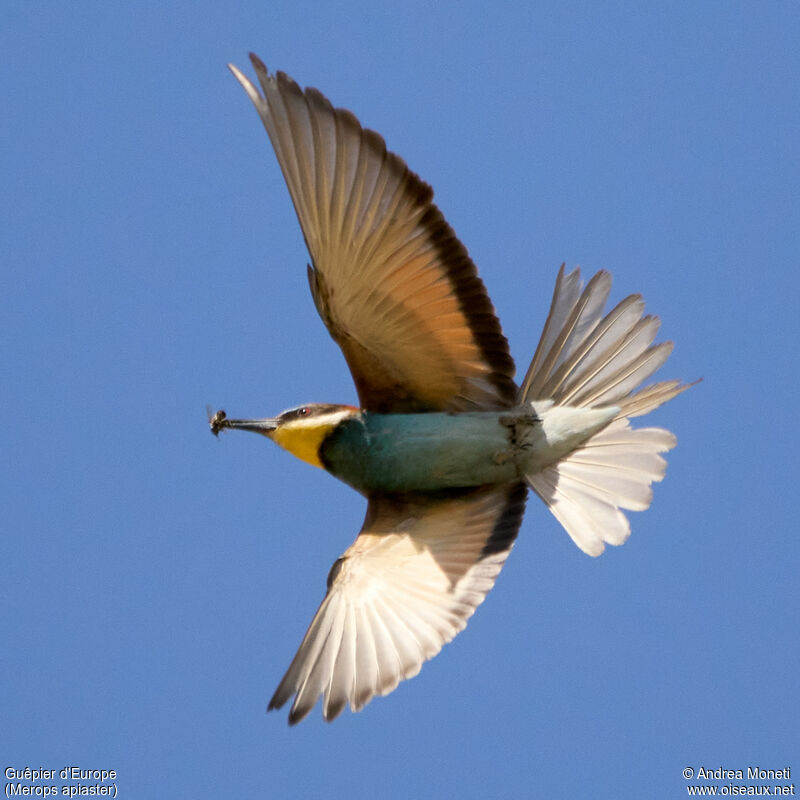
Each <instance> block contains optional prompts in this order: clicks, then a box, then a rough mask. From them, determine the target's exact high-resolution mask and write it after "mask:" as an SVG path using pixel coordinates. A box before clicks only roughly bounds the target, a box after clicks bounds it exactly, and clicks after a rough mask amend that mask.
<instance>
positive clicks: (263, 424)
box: [208, 411, 278, 438]
mask: <svg viewBox="0 0 800 800" xmlns="http://www.w3.org/2000/svg"><path fill="white" fill-rule="evenodd" d="M208 423H209V425H210V426H211V433H213V434H214V436H217V435H218V434H219V432H220V431H221V430H223V429H224V428H236V429H238V430H242V431H252V432H253V433H260V434H261V435H262V436H269V437H270V438H271V434H272V432H273V431H274V430H275V429H276V428H277V427H278V420H277V418H275V417H269V418H267V419H228V417H227V416H226V414H225V412H224V411H217V413H216V414H214V415H213V416H211V417H209V420H208Z"/></svg>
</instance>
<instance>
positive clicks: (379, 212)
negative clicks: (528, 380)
mask: <svg viewBox="0 0 800 800" xmlns="http://www.w3.org/2000/svg"><path fill="white" fill-rule="evenodd" d="M250 58H251V60H252V62H253V66H254V67H255V70H256V74H257V75H258V80H259V82H260V84H261V89H262V91H263V95H262V94H261V93H260V92H259V91H258V89H257V88H256V86H255V85H254V84H253V83H251V82H250V81H249V80H248V79H247V78H246V77H245V76H244V75H242V73H241V72H240V71H239V70H238V69H236V68H235V67H234V66H232V65H231V67H230V68H231V70H232V72H233V73H234V75H235V76H236V77H237V78H238V80H239V82H240V83H241V84H242V86H243V87H244V88H245V91H246V92H247V94H248V95H249V96H250V99H251V100H252V101H253V103H254V104H255V106H256V109H257V110H258V113H259V115H260V116H261V120H262V121H263V123H264V127H265V128H266V129H267V133H268V134H269V138H270V140H271V141H272V146H273V147H274V149H275V153H276V155H277V157H278V162H279V163H280V166H281V170H282V171H283V175H284V177H285V179H286V183H287V185H288V187H289V192H290V194H291V196H292V201H293V202H294V207H295V210H296V211H297V216H298V219H299V221H300V226H301V228H302V229H303V234H304V236H305V241H306V245H307V246H308V250H309V253H310V254H311V260H312V263H313V267H309V283H310V285H311V292H312V294H313V296H314V302H315V303H316V306H317V310H318V311H319V313H320V316H321V317H322V319H323V321H324V322H325V324H326V325H327V327H328V330H329V331H330V333H331V336H332V337H333V338H334V340H335V341H336V342H337V343H338V345H339V346H340V347H341V348H342V351H343V352H344V356H345V358H346V359H347V363H348V365H349V367H350V371H351V372H352V374H353V379H354V380H355V384H356V388H357V389H358V394H359V398H360V401H361V405H362V407H364V408H366V409H369V410H370V411H379V412H384V413H385V412H392V411H394V412H400V411H437V410H446V411H465V410H475V409H485V408H505V407H507V406H510V405H512V404H513V401H514V396H515V391H516V389H515V386H514V382H513V376H514V362H513V361H512V359H511V355H510V354H509V349H508V342H507V341H506V339H505V336H503V333H502V330H501V328H500V323H499V322H498V320H497V317H496V316H495V313H494V308H493V307H492V304H491V301H490V300H489V296H488V295H487V293H486V289H485V287H484V285H483V283H482V281H481V279H480V278H479V277H478V273H477V270H476V269H475V265H474V264H473V263H472V261H471V260H470V258H469V255H468V253H467V250H466V248H464V246H463V245H462V244H461V243H460V242H459V241H458V239H457V238H456V236H455V234H454V233H453V230H452V229H451V228H450V226H449V225H448V224H447V222H446V221H445V219H444V217H443V216H442V214H441V212H440V211H439V209H438V208H437V207H436V206H435V205H434V204H433V202H432V198H433V190H432V189H431V188H430V186H428V185H427V184H426V183H424V182H423V181H421V180H420V179H419V178H418V177H417V176H416V175H415V174H414V173H413V172H411V171H410V170H409V169H408V167H407V166H406V164H405V162H404V161H403V160H402V159H401V158H398V157H397V156H396V155H394V154H393V153H390V152H388V151H387V150H386V144H385V142H384V140H383V139H382V138H381V136H379V135H378V134H377V133H375V132H374V131H371V130H368V129H365V128H362V127H361V125H360V124H359V122H358V120H357V119H356V118H355V117H354V116H353V114H351V113H350V112H349V111H346V110H343V109H334V108H333V106H332V105H331V104H330V102H328V100H327V99H326V98H325V97H324V96H323V95H322V94H320V92H318V91H317V90H316V89H306V90H305V91H302V90H301V89H300V87H299V86H298V85H297V84H296V83H295V82H294V81H293V80H292V79H291V78H289V77H288V76H287V75H285V74H283V73H281V72H278V73H277V74H276V75H271V74H269V73H268V72H267V68H266V67H265V66H264V64H263V63H262V62H261V61H260V60H259V59H258V58H256V57H255V56H253V55H251V56H250Z"/></svg>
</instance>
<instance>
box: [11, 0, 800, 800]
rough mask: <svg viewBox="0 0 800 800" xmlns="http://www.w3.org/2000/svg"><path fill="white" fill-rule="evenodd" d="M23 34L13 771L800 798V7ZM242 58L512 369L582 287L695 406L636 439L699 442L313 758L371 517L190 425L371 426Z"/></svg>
mask: <svg viewBox="0 0 800 800" xmlns="http://www.w3.org/2000/svg"><path fill="white" fill-rule="evenodd" d="M3 23H4V24H3V26H2V28H0V63H1V64H2V72H3V80H2V81H0V107H2V109H3V113H2V120H0V137H1V138H2V148H0V173H1V174H2V181H0V184H2V185H1V188H0V216H1V217H2V226H0V248H1V250H0V252H2V270H3V289H4V303H3V312H2V314H0V331H2V350H1V351H0V359H1V360H2V376H3V379H2V397H3V399H4V405H5V418H6V423H5V425H4V426H3V431H2V434H0V436H2V451H3V459H2V470H3V477H2V482H0V493H1V494H2V508H3V526H2V527H3V529H4V532H3V534H2V542H3V561H4V564H3V579H2V583H1V584H0V598H1V599H2V611H1V612H0V633H1V634H2V643H3V644H2V648H0V650H1V651H2V652H0V690H1V691H0V720H2V723H1V724H0V757H1V758H2V761H3V768H4V769H5V767H7V766H12V767H16V768H23V767H25V766H31V767H45V768H50V769H53V768H55V769H61V768H62V767H64V766H67V765H75V766H79V767H82V768H87V769H88V768H91V769H95V768H96V769H114V770H116V771H117V775H118V777H117V783H118V787H119V796H120V797H129V798H134V797H135V798H151V797H153V798H160V797H196V798H203V797H227V796H231V797H233V796H235V797H289V796H308V797H320V796H326V797H330V798H340V797H346V798H362V797H363V798H372V797H375V796H380V797H382V798H401V797H402V798H407V797H416V798H428V797H442V796H451V797H455V796H458V797H461V798H479V797H480V798H484V797H487V796H494V797H519V796H542V797H565V798H567V797H569V798H575V797H614V798H628V797H630V798H641V797H653V798H678V797H682V796H686V787H687V785H690V784H692V783H693V781H688V782H687V780H686V779H684V777H683V775H682V771H683V769H684V768H685V767H687V766H692V767H694V768H697V767H699V766H706V767H709V768H717V767H720V766H722V767H725V768H730V769H746V768H747V766H749V765H758V766H760V767H763V768H771V769H780V768H783V767H785V766H790V767H794V768H795V769H796V770H798V772H800V758H798V755H799V754H800V750H799V748H798V742H800V730H799V728H800V725H799V723H798V714H797V707H798V694H799V693H798V677H797V676H798V674H800V646H799V645H798V641H800V626H799V625H798V611H799V610H800V589H798V585H799V582H798V574H800V569H799V567H800V564H799V563H798V562H799V561H800V544H799V543H798V531H799V530H800V528H799V527H798V522H797V513H796V508H795V506H796V502H795V498H796V495H797V486H798V477H800V476H798V455H797V448H798V433H799V432H800V425H798V417H797V397H798V379H797V377H796V374H797V363H796V361H797V357H796V352H795V350H796V341H797V339H798V335H800V330H799V329H800V323H799V322H798V320H800V314H799V313H798V310H797V306H798V297H800V279H798V274H799V273H798V263H799V262H800V237H799V236H798V230H799V229H800V225H799V224H798V223H800V214H798V206H799V198H800V146H799V145H798V143H799V142H800V89H799V88H798V87H799V86H800V82H798V74H800V51H799V50H798V47H797V42H798V40H800V5H798V4H797V3H796V2H768V3H742V2H732V1H727V2H699V3H698V2H679V3H670V4H655V3H651V4H647V3H645V4H642V3H632V2H631V3H591V2H583V3H580V2H567V3H559V4H555V3H507V4H499V5H497V6H496V7H492V8H490V6H489V5H487V4H485V3H460V4H457V5H456V4H433V3H427V2H417V1H416V0H412V2H409V3H404V4H402V5H401V4H380V3H379V4H377V5H376V4H374V3H359V2H340V3H329V4H315V3H303V2H293V3H277V4H272V3H255V2H238V3H234V4H230V5H227V4H218V3H163V4H156V3H143V4H110V3H99V2H98V3H88V2H85V3H75V4H65V3H52V2H51V3H47V2H44V3H29V2H10V3H6V4H4V10H3ZM250 50H253V51H255V52H257V53H258V54H259V55H260V56H261V57H262V58H263V59H264V61H265V62H266V63H267V64H268V66H269V67H270V68H272V69H283V70H285V71H287V72H289V73H290V74H291V75H293V76H294V77H295V78H296V79H297V80H298V81H299V82H300V83H301V84H303V85H314V86H317V87H318V88H320V89H321V90H322V91H323V92H324V93H325V94H326V95H327V96H328V97H329V98H330V99H331V100H332V101H333V102H334V104H336V105H340V106H345V107H348V108H350V109H351V110H353V111H354V112H355V113H356V114H357V115H358V117H359V118H360V119H361V120H362V122H363V123H364V124H366V125H368V126H370V127H373V128H375V129H376V130H378V131H380V132H381V133H382V134H383V135H384V136H385V138H386V140H387V142H388V144H389V147H390V148H391V149H393V150H394V151H395V152H397V153H399V154H400V155H402V156H403V157H404V158H405V159H406V160H407V162H408V163H409V165H410V166H411V167H412V169H414V170H415V171H417V172H418V173H419V174H420V175H421V176H422V177H423V178H424V179H426V180H427V181H429V182H430V183H431V184H432V185H433V186H434V189H435V190H436V197H437V202H438V204H439V206H440V207H441V209H442V210H443V212H444V214H445V216H446V217H447V218H448V220H449V222H450V223H451V224H452V225H453V227H454V228H455V230H456V232H457V233H458V234H459V236H460V238H461V239H462V240H463V242H464V243H465V244H466V245H467V247H468V248H469V250H470V253H471V255H472V256H473V258H474V260H475V261H476V263H477V264H478V266H479V269H480V271H481V275H482V277H483V279H484V281H485V283H486V285H487V287H488V289H489V292H490V294H491V296H492V299H493V301H494V303H495V306H496V308H497V311H498V314H499V316H500V319H501V321H502V323H503V326H504V330H505V332H506V334H507V335H508V337H509V340H510V342H511V348H512V352H513V354H514V356H515V358H516V359H517V366H518V370H519V371H524V369H525V367H526V366H527V362H528V359H529V358H530V356H531V355H532V353H533V350H534V347H535V344H536V341H537V339H538V335H539V332H540V330H541V325H542V323H543V321H544V317H545V315H546V312H547V307H548V303H549V298H550V293H551V291H552V285H553V281H554V279H555V275H556V272H557V269H558V266H559V265H560V264H561V262H562V261H566V263H567V264H568V265H570V266H572V265H575V264H580V265H581V266H582V267H583V268H584V269H585V270H586V271H587V272H588V273H592V272H594V271H595V270H597V269H600V268H607V269H609V270H611V271H612V273H613V274H614V281H615V283H614V288H613V290H612V299H614V298H616V299H620V298H621V297H623V296H624V295H626V294H629V293H631V292H641V293H642V294H643V295H644V297H645V299H646V301H647V303H648V311H651V312H653V313H657V314H659V315H660V316H661V318H662V321H663V325H662V333H661V337H662V338H668V339H673V340H674V341H675V342H676V348H675V352H674V354H673V356H672V357H671V359H670V361H669V362H668V363H667V366H666V367H665V368H664V370H662V373H660V374H661V375H662V376H663V377H665V378H666V377H682V378H684V379H687V380H692V379H695V378H699V377H703V378H704V381H703V382H702V383H701V384H700V385H698V386H697V387H695V388H694V389H692V390H691V391H690V392H688V393H686V394H684V395H683V396H681V397H680V398H678V399H677V400H675V401H674V402H672V403H670V404H669V405H667V406H665V407H664V408H662V409H660V410H659V411H658V412H657V413H656V414H654V415H653V416H652V417H651V418H650V419H651V420H652V422H653V423H654V424H659V425H663V426H665V427H669V428H670V429H671V430H673V431H674V432H675V433H676V434H677V436H678V439H679V445H678V447H677V449H676V450H675V451H673V452H672V453H671V454H670V457H669V469H668V472H667V477H666V479H665V481H664V482H663V483H662V484H660V485H658V486H656V491H655V500H654V503H653V506H652V507H651V509H650V510H649V511H648V512H646V513H644V514H634V515H632V523H633V535H632V536H631V539H630V540H629V541H628V543H627V544H626V545H625V546H624V547H621V548H609V549H608V550H607V552H606V553H605V554H604V555H603V556H602V557H601V558H599V559H591V558H589V557H587V556H585V555H583V554H582V553H581V552H579V551H578V549H577V548H576V547H575V546H574V545H573V544H572V542H571V541H570V540H569V538H568V536H567V535H566V534H565V533H564V532H563V531H562V530H561V529H560V528H559V526H558V524H557V523H556V521H555V520H554V519H553V518H552V517H551V515H550V514H549V513H548V512H547V510H546V509H545V508H544V507H543V506H542V505H541V504H540V503H539V502H538V500H537V499H536V498H535V497H531V499H530V501H529V506H528V512H527V516H526V519H525V521H524V523H523V527H522V530H521V533H520V536H519V539H518V543H517V546H516V548H515V550H514V552H513V554H512V556H511V557H510V558H509V561H508V563H507V565H506V568H505V569H504V571H503V573H502V575H501V577H500V579H499V580H498V583H497V586H496V587H495V589H494V590H493V592H492V593H491V594H490V595H489V597H488V599H487V601H486V603H485V604H484V605H483V606H482V607H481V608H480V609H479V610H478V612H477V613H476V615H475V617H474V618H473V619H472V621H471V622H470V624H469V626H468V628H467V630H466V631H465V632H464V633H463V634H461V635H460V636H459V637H458V638H457V639H456V640H455V641H454V642H453V643H452V644H450V645H448V646H447V647H446V648H445V649H444V650H443V651H442V653H441V654H440V655H439V656H438V657H437V658H436V659H434V660H433V661H432V662H430V663H428V664H426V665H425V666H424V667H423V670H422V672H421V674H420V675H419V676H418V677H417V678H415V679H414V680H412V681H409V682H407V683H404V684H402V685H401V686H400V687H399V688H398V690H397V691H395V692H394V693H393V694H392V695H390V696H389V697H388V698H378V699H376V700H375V701H373V703H372V704H371V705H369V706H368V707H367V709H366V710H365V711H364V712H362V713H360V714H356V715H353V714H350V713H349V712H345V713H344V714H343V715H342V717H341V718H340V719H338V720H337V721H336V722H335V723H334V724H333V725H332V726H328V725H325V724H324V723H323V722H322V721H321V717H320V714H319V711H318V710H315V711H314V712H313V713H312V715H311V716H310V718H309V719H308V720H306V721H305V722H304V723H303V724H301V725H300V726H298V727H296V728H294V729H289V728H288V727H287V725H286V718H285V712H280V713H271V714H269V715H267V714H265V707H266V703H267V700H268V699H269V697H270V695H271V694H272V691H273V690H274V688H275V686H276V685H277V682H278V680H279V679H280V677H281V676H282V675H283V672H284V670H285V669H286V667H287V666H288V663H289V661H290V659H291V657H292V655H293V654H294V651H295V648H296V646H297V644H298V643H299V640H300V637H301V635H302V633H303V631H304V630H305V627H306V625H307V624H308V622H309V620H310V618H311V615H312V613H313V611H314V610H315V609H316V607H317V604H318V602H319V600H320V599H321V597H322V593H323V591H324V585H325V584H324V581H325V576H326V575H327V571H328V569H329V567H330V565H331V564H332V562H333V561H334V559H335V558H336V557H337V556H338V555H339V553H340V552H341V551H342V550H343V549H344V548H345V547H346V546H347V545H348V544H349V543H350V542H351V541H352V539H353V537H354V536H355V534H356V532H357V530H358V528H359V526H360V524H361V521H362V517H363V502H362V499H361V498H360V497H359V496H358V495H357V494H355V493H354V492H352V491H351V490H349V489H348V488H347V487H345V486H344V485H341V484H339V483H337V482H336V481H335V480H334V479H332V478H330V477H329V476H327V475H325V474H324V473H323V472H321V471H317V470H314V469H313V468H311V467H309V466H307V465H305V464H303V463H301V462H299V461H296V460H294V459H292V458H291V457H290V456H288V455H287V454H285V453H283V452H281V451H279V450H278V449H277V448H276V447H274V446H273V445H272V444H270V443H269V442H267V441H264V440H262V439H259V438H258V437H255V436H245V435H230V436H225V437H220V440H215V439H214V438H213V437H212V436H210V435H209V433H208V429H207V423H206V417H205V406H206V404H211V405H212V406H214V407H215V408H218V407H222V408H225V409H226V410H227V411H228V412H229V413H230V414H233V415H236V416H267V415H271V414H273V413H275V412H277V411H279V410H281V409H283V408H286V407H287V406H291V405H295V404H297V403H300V402H305V401H309V400H319V401H331V402H354V401H355V391H354V389H353V386H352V384H351V381H350V377H349V375H348V372H347V369H346V366H345V364H344V360H343V359H342V357H341V355H340V353H339V351H338V350H337V348H336V346H335V345H334V343H333V342H332V340H331V339H330V338H329V337H328V335H327V332H326V331H325V329H324V327H323V325H322V323H321V322H320V321H319V319H318V318H317V316H316V313H315V311H314V308H313V304H312V302H311V299H310V297H309V294H308V289H307V285H306V277H305V264H306V260H307V255H306V253H305V250H304V246H303V241H302V237H301V235H300V231H299V228H298V226H297V224H296V220H295V218H294V212H293V210H292V208H291V204H290V202H289V198H288V194H287V192H286V189H285V187H284V185H283V182H282V180H281V178H280V175H279V172H278V169H277V166H276V163H275V160H274V156H273V154H272V152H271V149H270V147H269V144H268V141H267V137H266V134H265V133H264V131H263V129H262V127H261V124H260V122H259V120H258V118H257V115H256V113H255V111H254V110H253V108H252V107H251V105H250V103H249V101H248V100H247V98H246V96H245V95H244V93H243V92H242V90H241V89H240V88H239V87H238V85H237V84H236V82H235V81H234V79H233V77H232V76H231V75H230V74H229V73H228V71H227V69H226V68H225V64H226V62H228V61H234V62H235V63H237V64H238V65H239V66H241V67H244V68H249V65H248V63H247V53H248V51H250ZM4 782H5V779H4ZM701 783H702V781H701ZM745 783H746V781H745ZM723 784H724V781H723V782H720V783H719V785H720V786H721V785H723Z"/></svg>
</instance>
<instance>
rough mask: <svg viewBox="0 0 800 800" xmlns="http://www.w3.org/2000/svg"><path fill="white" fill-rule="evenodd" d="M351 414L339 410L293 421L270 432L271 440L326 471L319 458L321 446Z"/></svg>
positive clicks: (350, 411)
mask: <svg viewBox="0 0 800 800" xmlns="http://www.w3.org/2000/svg"><path fill="white" fill-rule="evenodd" d="M351 414H352V410H337V411H334V412H331V413H329V414H324V415H321V416H311V417H308V418H300V419H293V420H290V421H289V422H285V423H283V424H281V425H279V426H278V427H277V428H276V429H275V430H274V431H272V432H270V433H269V438H270V439H272V441H273V442H275V443H276V444H279V445H280V446H281V447H282V448H283V449H284V450H288V451H289V452H290V453H291V454H292V455H293V456H296V457H297V458H299V459H301V460H302V461H305V462H307V463H308V464H313V465H314V466H315V467H320V468H321V469H324V468H325V465H324V464H323V463H322V461H320V458H319V448H320V445H321V444H322V442H323V441H324V440H325V438H326V437H327V436H328V434H329V433H331V432H332V431H333V429H334V428H335V427H336V426H337V425H338V424H339V423H340V422H341V421H342V420H344V419H346V418H347V417H348V416H350V415H351Z"/></svg>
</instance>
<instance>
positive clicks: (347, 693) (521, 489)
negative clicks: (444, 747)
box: [269, 483, 527, 724]
mask: <svg viewBox="0 0 800 800" xmlns="http://www.w3.org/2000/svg"><path fill="white" fill-rule="evenodd" d="M526 494H527V490H526V488H525V486H524V484H521V483H520V484H516V485H511V486H502V487H491V488H484V489H472V490H469V491H460V492H458V493H450V494H447V495H423V494H418V495H414V496H411V495H404V496H402V497H389V496H379V497H373V498H370V501H369V506H368V508H367V516H366V519H365V520H364V526H363V528H362V529H361V533H360V534H359V535H358V538H357V539H356V540H355V542H354V543H353V544H352V545H351V546H350V547H349V548H348V550H347V551H346V552H345V553H344V555H343V556H342V557H341V558H340V559H338V560H337V561H336V563H335V564H334V565H333V568H332V569H331V572H330V575H329V576H328V593H327V595H326V596H325V599H324V600H323V601H322V605H321V606H320V607H319V610H318V611H317V613H316V615H315V617H314V619H313V620H312V622H311V625H310V626H309V629H308V631H307V633H306V635H305V637H304V639H303V642H302V644H301V645H300V649H299V650H298V651H297V655H296V656H295V657H294V660H293V661H292V664H291V666H290V667H289V670H288V672H287V673H286V675H285V676H284V678H283V680H282V681H281V683H280V686H278V688H277V690H276V692H275V694H274V696H273V697H272V700H270V703H269V708H270V709H273V708H280V707H281V706H282V705H283V704H284V703H285V702H286V701H287V700H288V699H289V698H290V697H291V696H292V695H296V697H295V700H294V703H293V704H292V708H291V711H290V713H289V722H290V724H294V723H296V722H299V721H300V720H301V719H303V717H305V716H306V714H308V712H309V711H311V709H312V708H313V707H314V704H315V703H316V702H317V699H318V698H319V696H320V695H322V697H323V706H322V713H323V716H324V718H325V719H326V720H328V721H330V720H333V719H335V718H336V716H337V715H338V714H339V713H340V712H341V711H342V709H343V708H344V707H345V705H347V704H348V703H349V704H350V708H351V709H352V710H353V711H360V710H361V709H362V708H363V707H364V706H365V705H366V704H367V703H368V702H369V701H370V700H371V699H372V698H373V697H374V696H375V695H376V694H377V695H384V694H388V693H389V692H391V691H392V690H393V689H394V688H395V687H396V686H397V684H398V683H399V682H400V681H401V680H403V679H405V678H411V677H413V676H414V675H416V674H417V673H418V672H419V670H420V667H421V666H422V664H423V662H424V661H427V660H428V659H429V658H432V657H433V656H434V655H436V653H438V652H439V650H440V649H441V647H442V645H443V644H445V643H446V642H449V641H450V640H451V639H452V638H453V637H454V636H455V635H456V634H457V633H458V632H459V631H461V630H462V629H463V628H464V626H465V625H466V624H467V620H468V619H469V618H470V616H472V613H473V612H474V611H475V608H476V607H477V606H478V605H479V604H480V603H482V602H483V599H484V597H485V596H486V593H487V592H488V591H489V590H490V589H491V588H492V586H493V585H494V581H495V578H496V577H497V574H498V573H499V572H500V569H501V567H502V566H503V563H504V562H505V560H506V556H507V555H508V553H509V552H510V550H511V547H512V545H513V543H514V539H515V538H516V535H517V531H518V530H519V526H520V522H521V521H522V514H523V512H524V510H525V499H526Z"/></svg>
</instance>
